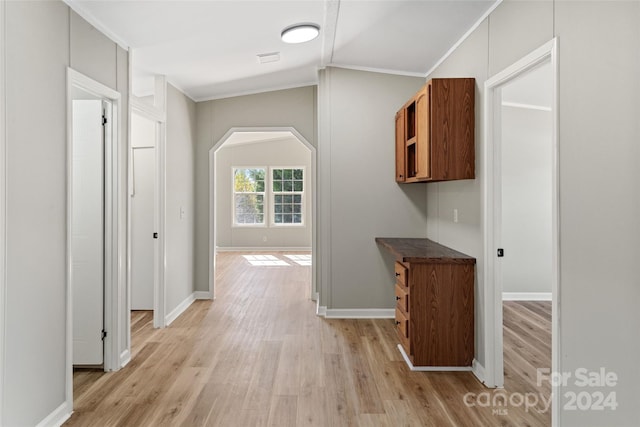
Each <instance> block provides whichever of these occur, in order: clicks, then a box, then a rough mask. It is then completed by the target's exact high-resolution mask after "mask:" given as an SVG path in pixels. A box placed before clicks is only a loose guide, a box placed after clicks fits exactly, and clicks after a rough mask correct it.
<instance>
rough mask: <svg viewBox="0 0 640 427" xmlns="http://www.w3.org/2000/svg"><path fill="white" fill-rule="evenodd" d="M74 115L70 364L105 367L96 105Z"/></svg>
mask: <svg viewBox="0 0 640 427" xmlns="http://www.w3.org/2000/svg"><path fill="white" fill-rule="evenodd" d="M72 108H73V115H72V125H73V126H72V127H73V135H72V144H73V145H72V147H73V165H72V167H73V177H72V182H73V186H72V195H71V197H72V206H73V207H72V213H71V215H72V217H71V228H72V241H71V254H72V257H73V259H72V266H71V289H72V293H73V364H74V365H100V364H102V363H103V354H104V350H103V342H102V329H103V325H104V314H103V310H104V130H103V124H102V116H103V104H102V101H100V100H74V101H73V107H72Z"/></svg>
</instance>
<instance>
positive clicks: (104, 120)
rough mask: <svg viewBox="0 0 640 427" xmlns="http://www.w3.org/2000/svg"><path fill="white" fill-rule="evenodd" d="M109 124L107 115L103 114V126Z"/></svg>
mask: <svg viewBox="0 0 640 427" xmlns="http://www.w3.org/2000/svg"><path fill="white" fill-rule="evenodd" d="M106 124H107V116H105V115H104V114H103V115H102V126H104V125H106Z"/></svg>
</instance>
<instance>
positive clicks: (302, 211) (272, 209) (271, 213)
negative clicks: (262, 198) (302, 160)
mask: <svg viewBox="0 0 640 427" xmlns="http://www.w3.org/2000/svg"><path fill="white" fill-rule="evenodd" d="M277 169H292V170H293V169H300V170H302V191H274V190H273V171H274V170H277ZM268 181H269V185H268V188H269V191H268V192H269V208H268V209H269V210H268V212H269V226H270V227H274V228H297V227H305V226H306V209H305V203H306V197H305V193H306V190H305V189H306V187H307V170H306V168H305V167H304V166H269V180H268ZM276 195H292V196H293V195H300V216H301V219H302V221H301V222H300V223H276V222H275V219H276V212H275V209H276V203H275V196H276Z"/></svg>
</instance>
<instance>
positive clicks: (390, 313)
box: [324, 308, 396, 319]
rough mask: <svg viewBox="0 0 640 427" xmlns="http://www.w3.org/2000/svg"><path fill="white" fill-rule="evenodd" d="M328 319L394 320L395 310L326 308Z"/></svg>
mask: <svg viewBox="0 0 640 427" xmlns="http://www.w3.org/2000/svg"><path fill="white" fill-rule="evenodd" d="M325 310H326V312H325V315H324V316H325V317H326V318H327V319H393V318H395V317H396V312H395V309H393V308H347V309H343V308H325Z"/></svg>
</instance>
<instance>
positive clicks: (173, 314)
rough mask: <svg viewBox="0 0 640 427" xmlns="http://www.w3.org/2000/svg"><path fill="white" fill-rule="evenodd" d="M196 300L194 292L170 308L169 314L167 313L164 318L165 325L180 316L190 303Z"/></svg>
mask: <svg viewBox="0 0 640 427" xmlns="http://www.w3.org/2000/svg"><path fill="white" fill-rule="evenodd" d="M195 300H196V297H195V292H194V293H192V294H191V295H189V296H188V297H186V298H185V299H184V301H182V302H181V303H180V304H178V306H177V307H176V308H174V309H173V310H171V312H170V313H169V314H167V315H166V316H165V318H164V322H165V326H169V325H170V324H171V322H173V321H174V320H176V319H177V318H178V316H180V315H181V314H182V313H184V311H185V310H186V309H187V308H189V306H190V305H191V304H193V302H194V301H195Z"/></svg>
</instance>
